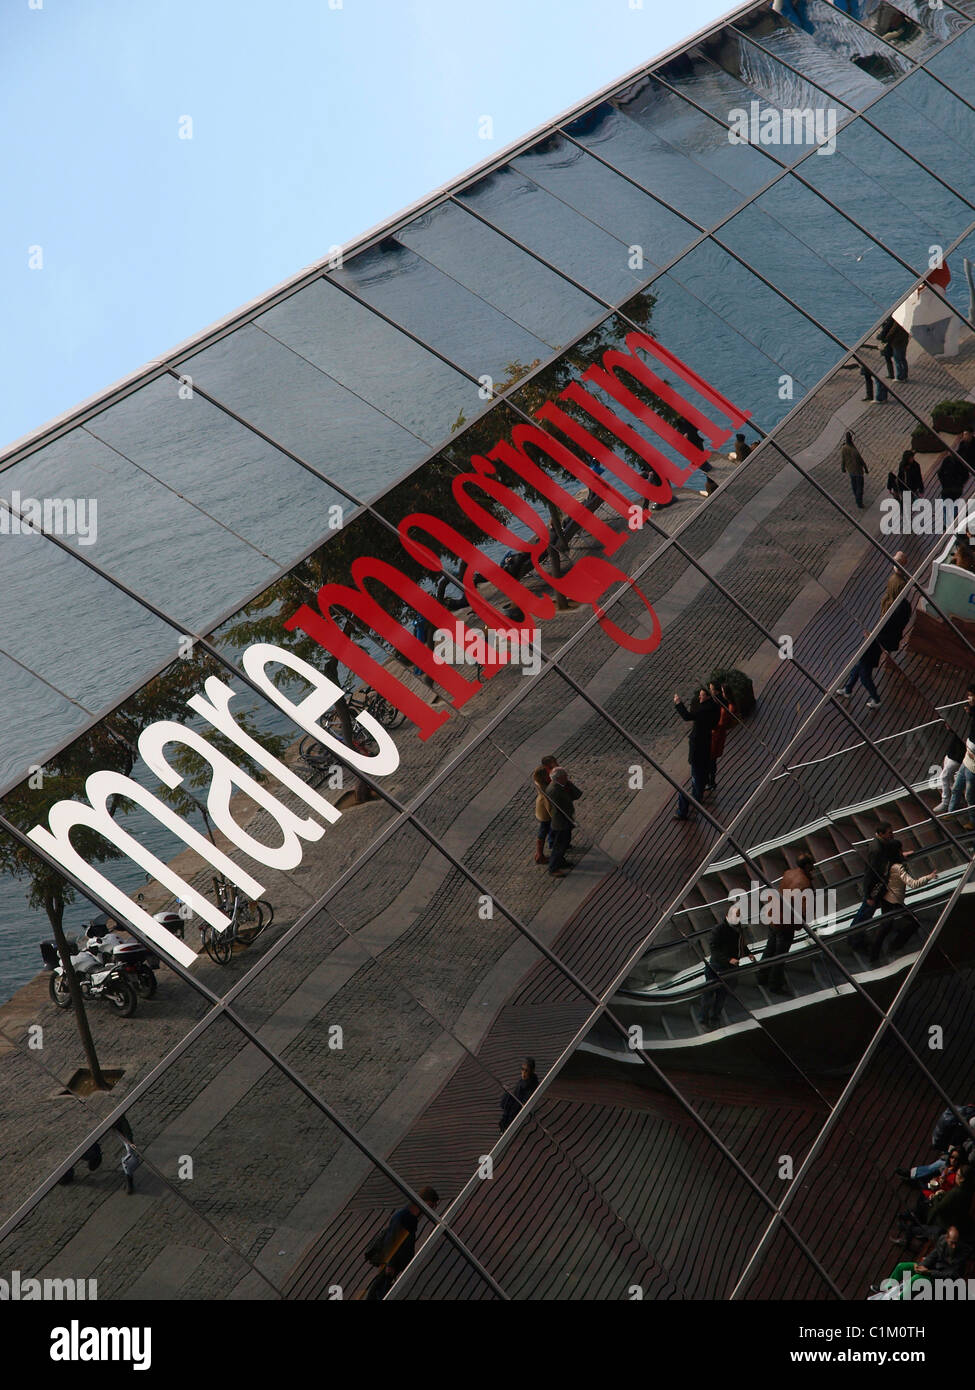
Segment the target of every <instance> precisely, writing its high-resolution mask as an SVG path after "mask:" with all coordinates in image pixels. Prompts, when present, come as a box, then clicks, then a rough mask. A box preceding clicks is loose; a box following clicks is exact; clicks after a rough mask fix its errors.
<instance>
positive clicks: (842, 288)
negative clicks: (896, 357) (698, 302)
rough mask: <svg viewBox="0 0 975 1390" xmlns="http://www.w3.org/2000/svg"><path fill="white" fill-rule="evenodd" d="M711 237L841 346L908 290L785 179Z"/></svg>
mask: <svg viewBox="0 0 975 1390" xmlns="http://www.w3.org/2000/svg"><path fill="white" fill-rule="evenodd" d="M812 158H814V159H815V158H818V156H816V155H813V156H812ZM793 229H794V230H793ZM718 237H719V240H720V241H721V242H722V243H723V244H724V245H726V246H728V247H729V248H730V249H731V250H733V251H735V252H737V254H738V255H739V256H741V257H743V259H744V260H745V261H746V262H747V263H748V264H749V265H755V266H756V267H757V268H758V269H760V271H761V273H762V275H763V276H764V277H765V279H767V280H769V281H771V283H772V284H773V285H775V286H777V287H778V288H780V289H781V290H782V292H783V294H787V295H788V296H789V298H790V299H791V300H792V301H793V302H794V303H796V304H798V305H800V306H801V307H802V308H803V309H805V310H806V311H807V312H808V313H809V314H811V315H812V316H813V317H814V318H816V319H817V320H818V321H819V322H820V323H821V324H822V325H823V327H824V328H828V329H830V330H831V331H832V332H833V333H835V334H837V336H838V337H840V338H841V339H842V340H843V341H844V342H847V343H852V342H856V341H857V339H859V338H860V337H861V336H862V335H863V333H864V332H865V331H866V330H867V329H868V328H869V327H870V325H871V324H872V323H875V322H876V321H877V320H878V319H879V318H880V317H881V316H882V313H883V311H884V310H885V309H886V308H887V307H888V306H889V305H890V304H891V303H893V302H895V301H896V300H897V299H898V298H899V297H900V296H901V295H903V294H904V293H905V292H906V291H907V290H908V289H909V288H910V285H911V274H910V271H907V270H905V269H903V268H902V267H901V266H899V265H897V263H896V262H895V261H893V260H891V258H890V256H889V255H888V254H887V253H886V252H885V251H883V250H881V248H880V247H879V246H877V245H876V244H875V243H874V242H872V241H870V240H869V239H868V237H867V236H866V235H865V234H864V233H863V232H861V231H858V230H857V228H856V227H855V226H854V225H853V224H852V223H851V222H848V221H847V220H846V219H845V218H844V217H842V216H841V215H840V214H839V213H836V212H834V211H833V209H832V208H831V207H829V205H828V204H827V203H825V202H823V200H822V199H821V198H817V197H816V195H815V194H814V193H812V192H810V190H809V189H807V188H804V187H803V186H802V185H801V184H799V183H797V182H796V180H795V179H794V178H792V176H791V175H786V177H785V178H783V179H782V180H780V181H779V183H777V184H776V185H775V186H774V187H773V188H771V189H769V190H768V192H767V193H763V194H762V195H761V197H760V198H757V199H756V200H755V202H754V203H752V204H750V206H749V207H747V208H745V209H744V211H742V212H740V213H738V214H737V215H736V216H735V217H733V218H732V219H731V221H730V222H728V223H726V224H725V226H723V227H722V228H721V230H720V232H719V234H718ZM692 254H693V253H692Z"/></svg>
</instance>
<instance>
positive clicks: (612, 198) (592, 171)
mask: <svg viewBox="0 0 975 1390" xmlns="http://www.w3.org/2000/svg"><path fill="white" fill-rule="evenodd" d="M508 167H509V168H510V169H512V170H514V171H516V172H517V173H519V174H524V175H526V176H527V177H528V178H530V179H532V180H533V182H534V183H536V184H538V185H539V186H540V187H541V188H544V189H546V190H547V191H548V192H549V193H551V194H552V195H553V197H556V198H558V199H560V201H562V202H563V203H566V204H568V206H569V207H571V208H575V209H576V210H577V211H578V212H580V213H582V215H583V216H584V217H587V218H588V219H589V221H590V222H594V223H595V224H596V225H597V226H599V227H604V228H605V229H606V230H607V231H608V232H610V233H611V234H612V235H613V236H615V237H617V238H618V239H619V240H620V241H622V242H623V243H624V244H625V245H626V246H628V247H630V246H639V247H641V248H642V251H643V260H644V264H645V265H649V266H651V267H653V266H656V265H666V264H667V262H668V261H671V260H673V258H674V257H675V256H677V255H679V253H680V252H681V251H682V250H683V249H684V247H685V246H688V245H690V243H691V242H693V241H696V240H697V237H698V235H699V233H698V230H697V228H696V227H693V226H692V225H691V224H690V223H689V222H686V221H685V220H684V219H683V218H682V217H678V216H677V214H676V213H675V212H671V211H670V209H669V208H667V207H665V206H664V203H663V202H660V201H658V198H660V197H662V195H661V194H659V193H658V194H657V197H653V198H652V197H648V196H647V194H646V193H644V192H643V190H642V189H640V188H638V187H637V186H636V184H634V183H633V182H632V181H631V180H630V179H625V178H623V177H622V175H620V174H618V173H615V172H614V171H613V170H612V169H610V168H608V167H607V166H606V165H605V164H603V163H602V162H601V161H600V160H598V159H595V158H593V156H592V155H591V154H589V153H588V151H586V150H584V149H582V148H581V147H580V146H579V145H576V144H574V143H573V142H572V141H571V140H567V139H566V138H565V136H564V135H560V134H555V135H550V136H548V137H547V138H546V139H544V140H541V141H539V143H538V144H537V145H533V146H532V147H531V149H528V150H525V151H524V153H522V154H519V155H516V156H515V158H514V159H513V160H512V161H511V163H510V165H509V166H508Z"/></svg>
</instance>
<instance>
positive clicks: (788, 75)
mask: <svg viewBox="0 0 975 1390" xmlns="http://www.w3.org/2000/svg"><path fill="white" fill-rule="evenodd" d="M660 76H661V77H663V78H666V80H667V81H668V82H669V83H670V84H671V85H672V86H674V87H676V88H677V90H678V91H680V92H682V93H683V94H684V95H686V96H687V97H689V98H690V99H691V100H693V101H696V102H698V103H699V104H700V105H701V106H703V107H705V108H706V109H707V110H708V111H710V112H711V114H712V115H713V116H717V118H718V119H719V120H720V121H724V122H726V123H729V122H730V120H731V112H732V111H736V110H744V111H746V112H747V114H748V117H749V120H750V119H751V103H752V101H754V100H756V99H757V100H758V101H759V108H758V115H759V125H758V130H759V134H760V133H761V129H762V126H761V117H762V114H763V113H764V111H766V110H769V109H773V110H775V111H776V112H781V111H783V110H789V111H795V110H800V111H805V110H810V111H814V112H815V111H823V112H825V113H828V112H830V111H833V112H835V121H836V124H837V125H839V124H840V123H841V122H842V121H843V120H844V119H846V118H847V116H848V115H849V112H850V108H849V107H847V106H844V105H843V103H842V102H839V101H837V99H836V98H835V97H834V96H830V95H829V93H827V92H824V91H822V90H821V89H820V88H819V87H817V86H814V85H813V83H811V82H807V81H806V79H805V78H804V77H803V76H802V75H801V74H800V73H797V72H793V71H792V69H790V68H788V67H786V66H785V65H784V64H783V63H779V62H777V61H776V60H775V59H774V58H773V57H772V56H771V54H769V53H768V52H767V51H766V50H765V49H762V48H759V47H757V46H756V45H755V44H753V43H749V42H748V40H747V39H745V38H744V37H743V36H742V35H741V34H739V33H738V32H737V31H736V30H735V29H731V28H728V29H721V30H719V31H718V33H717V34H715V35H713V36H712V37H711V38H708V39H706V40H705V41H704V42H703V43H702V44H701V45H700V47H699V48H694V49H691V50H690V52H688V53H685V54H681V55H680V57H678V58H674V59H673V60H672V61H671V62H669V63H668V64H666V66H665V67H664V68H662V69H661V70H660ZM823 119H825V117H824V118H823ZM766 123H767V129H768V130H769V132H772V131H774V130H775V129H776V124H775V122H774V120H773V118H772V117H771V116H769V117H767V118H766ZM823 129H824V130H828V125H824V126H823ZM802 133H803V136H805V133H806V132H805V127H803V130H802ZM809 147H810V145H809V143H808V142H807V141H806V140H805V139H803V141H802V142H801V143H800V144H798V145H794V146H791V147H790V146H788V145H783V144H780V143H776V144H775V146H774V147H772V148H770V153H771V154H773V155H774V156H775V157H776V158H778V159H782V160H784V161H786V162H787V163H791V162H792V161H794V160H796V159H798V158H799V157H800V156H801V155H802V154H804V153H805V152H806V150H808V149H809Z"/></svg>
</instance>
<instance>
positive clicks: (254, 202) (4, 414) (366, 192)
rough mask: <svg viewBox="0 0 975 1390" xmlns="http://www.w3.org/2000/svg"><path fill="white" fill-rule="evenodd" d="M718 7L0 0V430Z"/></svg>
mask: <svg viewBox="0 0 975 1390" xmlns="http://www.w3.org/2000/svg"><path fill="white" fill-rule="evenodd" d="M631 6H632V8H631ZM729 8H730V0H682V3H681V4H679V5H677V4H673V3H672V0H642V4H641V3H640V0H491V3H487V4H482V3H476V2H475V0H341V3H339V0H196V3H194V4H193V5H185V6H184V5H179V4H173V3H172V0H3V4H2V6H0V55H2V56H0V91H2V97H0V110H2V112H3V129H4V131H5V133H6V140H5V146H6V149H5V155H6V159H5V175H4V195H5V196H4V200H3V201H4V204H5V206H4V215H3V218H2V219H0V300H2V302H3V304H4V305H5V309H6V332H5V334H4V335H3V348H2V363H0V380H2V382H3V385H4V390H3V391H2V392H0V447H3V446H5V445H7V444H8V443H10V442H11V441H12V440H14V439H16V438H18V437H19V436H21V435H23V434H26V433H27V432H28V431H31V430H33V429H35V428H37V427H38V426H40V425H43V424H44V423H45V422H46V421H48V420H50V419H51V418H52V417H53V416H55V415H58V414H60V413H61V412H62V411H64V410H68V409H70V408H71V407H72V406H74V405H77V404H79V403H80V402H81V401H82V400H84V399H85V398H87V397H89V396H92V395H94V394H96V393H97V392H99V391H102V390H104V389H105V388H106V387H108V386H110V385H112V384H113V383H114V382H115V381H117V380H118V379H119V378H120V377H122V376H125V375H127V374H128V373H129V372H131V371H134V370H135V369H136V368H138V367H140V366H142V365H143V364H144V363H146V362H148V361H151V360H152V359H154V358H158V357H161V356H164V355H165V354H166V353H167V352H168V351H169V350H170V349H171V348H173V347H175V346H176V344H177V343H179V342H181V341H182V340H183V339H185V338H188V337H190V336H191V335H192V334H195V333H197V332H199V331H200V330H202V329H204V328H206V327H207V325H208V324H210V323H212V322H213V321H215V320H216V319H219V318H221V317H223V316H224V315H226V314H228V313H230V312H232V311H233V310H234V309H236V308H237V307H238V306H239V305H241V304H244V303H246V302H247V301H248V300H250V299H253V298H254V297H255V296H257V295H259V294H261V293H262V292H264V291H266V290H268V289H270V288H271V287H272V286H273V285H275V284H277V283H278V282H279V281H281V280H284V279H287V278H289V277H290V276H292V275H294V274H296V273H297V272H298V271H299V270H301V269H302V267H304V266H306V265H308V264H310V263H312V262H314V261H317V260H319V259H321V258H322V257H323V256H325V255H326V254H327V252H328V249H329V247H330V246H332V245H334V244H342V243H344V242H346V241H348V240H350V239H351V238H353V237H355V236H358V235H359V234H361V233H362V232H364V231H367V230H368V229H369V228H370V227H372V226H374V225H375V224H376V223H378V222H382V221H385V220H386V219H387V218H389V217H391V216H393V215H394V214H395V213H396V212H398V211H399V210H400V209H401V208H404V207H406V206H407V205H408V204H410V203H412V202H414V201H415V200H417V199H419V198H422V197H423V196H424V195H425V194H426V193H429V192H430V191H432V190H433V189H434V188H436V187H438V186H439V185H440V184H443V183H445V182H447V181H448V180H450V179H452V178H454V177H456V176H457V175H458V174H460V173H462V172H463V171H464V170H466V169H468V168H469V167H470V166H472V165H474V164H477V163H480V162H481V161H482V160H484V159H486V158H489V157H490V156H491V155H492V153H495V152H497V151H498V150H500V149H502V148H503V147H504V146H505V145H507V144H508V143H510V142H511V141H512V140H515V139H517V138H518V137H519V136H521V135H524V134H525V133H527V132H528V131H529V130H531V129H532V128H533V127H535V126H537V125H540V124H542V123H543V122H544V121H547V120H550V119H551V118H552V117H554V116H555V115H557V114H558V113H559V112H561V111H563V110H564V109H565V108H566V107H569V106H572V105H573V104H575V103H576V102H579V101H581V100H583V99H584V98H585V97H587V96H588V95H589V94H590V93H591V92H593V91H595V90H596V89H597V88H599V87H601V86H603V85H604V84H605V83H607V82H611V81H613V80H614V79H615V78H617V77H619V76H621V75H622V74H623V73H625V72H628V71H629V70H631V69H632V68H634V67H636V66H638V65H639V64H641V63H643V62H645V61H647V60H649V59H650V58H652V57H654V56H656V54H658V53H659V52H661V51H662V50H663V49H665V48H668V47H669V46H670V45H672V44H674V43H676V42H679V41H680V40H681V39H683V38H685V37H687V36H688V35H689V34H691V33H692V32H694V31H695V30H696V29H699V28H700V27H702V26H703V25H705V24H707V23H710V22H711V21H713V20H714V19H716V18H718V17H719V16H720V15H722V14H725V13H727V11H728V9H729ZM485 115H489V116H491V118H492V120H493V135H494V138H493V139H492V140H484V139H481V138H479V135H478V129H479V121H480V118H481V117H482V116H485ZM186 116H189V117H190V118H191V120H192V138H191V139H185V138H184V139H181V138H180V135H179V132H180V122H181V118H183V117H186ZM183 128H184V129H186V126H185V123H184V127H183ZM34 247H39V248H40V259H41V260H42V264H41V266H40V267H39V268H36V269H32V268H31V267H30V265H29V261H30V259H31V257H32V255H33V259H34V261H35V262H36V261H37V260H38V259H39V257H38V255H37V253H36V252H33V253H32V252H31V248H34Z"/></svg>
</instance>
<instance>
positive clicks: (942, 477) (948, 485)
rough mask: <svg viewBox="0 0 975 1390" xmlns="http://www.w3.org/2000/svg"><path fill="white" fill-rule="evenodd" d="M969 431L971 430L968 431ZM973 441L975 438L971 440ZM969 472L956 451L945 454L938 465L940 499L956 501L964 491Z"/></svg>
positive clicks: (969, 475)
mask: <svg viewBox="0 0 975 1390" xmlns="http://www.w3.org/2000/svg"><path fill="white" fill-rule="evenodd" d="M969 433H971V431H969ZM973 443H975V440H973ZM970 477H971V473H970V472H969V470H968V466H967V465H966V464H965V462H964V460H963V459H960V458H959V457H958V454H957V452H956V453H953V454H945V456H944V458H943V459H942V460H941V463H940V464H939V465H938V482H939V483H940V484H941V500H942V501H943V502H957V501H958V499H959V498H960V497H961V496H962V494H963V493H964V491H965V485H966V484H967V482H968V480H969V478H970Z"/></svg>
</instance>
